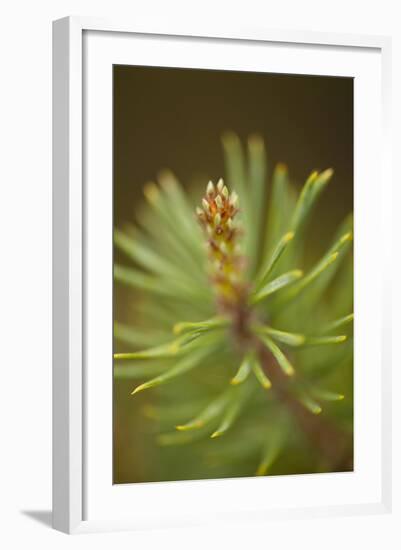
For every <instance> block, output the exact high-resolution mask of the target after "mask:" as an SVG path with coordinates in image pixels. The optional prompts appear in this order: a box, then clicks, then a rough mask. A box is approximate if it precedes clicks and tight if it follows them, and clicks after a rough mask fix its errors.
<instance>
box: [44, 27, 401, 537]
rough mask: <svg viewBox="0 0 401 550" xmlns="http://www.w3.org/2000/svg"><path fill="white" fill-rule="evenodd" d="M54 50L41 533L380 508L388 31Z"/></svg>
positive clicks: (112, 43)
mask: <svg viewBox="0 0 401 550" xmlns="http://www.w3.org/2000/svg"><path fill="white" fill-rule="evenodd" d="M53 53H54V56H53V97H54V104H53V119H54V140H53V158H54V163H53V185H54V188H53V196H54V199H53V232H54V239H53V243H54V244H53V278H54V286H53V289H54V290H53V303H54V316H53V319H54V320H53V349H54V352H53V353H54V356H53V380H54V387H53V418H54V424H53V425H54V429H53V437H54V443H53V455H54V459H53V464H54V468H53V488H54V489H53V507H54V508H53V517H54V527H55V528H56V529H60V530H62V531H65V532H69V533H72V532H84V531H96V530H111V529H143V528H146V527H162V526H173V525H176V526H177V525H183V526H187V525H193V524H206V523H208V522H213V521H233V520H234V521H239V522H240V521H242V522H248V521H265V520H267V519H269V518H273V517H286V518H287V517H288V518H292V517H310V516H313V515H320V516H321V515H351V514H364V513H373V512H375V513H384V512H386V511H389V510H390V508H391V490H390V488H391V460H390V425H391V416H390V408H391V399H390V392H391V384H390V376H391V357H390V356H389V351H388V350H389V346H388V345H387V342H386V340H387V338H388V336H387V335H388V333H389V330H388V327H387V326H386V323H388V322H389V321H388V319H389V315H388V309H386V308H389V304H390V297H389V295H388V292H389V291H388V290H387V288H388V287H387V284H386V280H385V273H386V266H387V265H388V254H387V252H388V251H387V244H386V238H385V235H386V234H387V233H388V231H389V230H390V229H389V227H388V220H387V217H386V209H387V208H389V202H390V191H391V190H390V186H391V185H390V179H391V178H390V162H389V147H388V126H389V118H390V117H389V88H390V68H389V64H390V39H389V38H385V37H368V36H363V37H361V36H343V35H341V36H336V35H328V34H323V33H322V34H318V33H309V32H305V33H300V32H293V33H290V32H278V31H267V30H266V31H263V32H261V31H252V30H244V31H241V32H240V31H232V32H231V31H229V30H225V31H223V30H222V31H219V32H218V33H216V32H214V31H213V30H209V31H208V30H207V29H179V28H166V29H158V28H157V29H156V28H155V29H143V28H140V27H138V26H135V25H132V26H131V25H129V24H127V23H112V22H107V21H99V20H94V19H89V18H76V17H73V18H65V19H62V20H59V21H56V22H55V23H54V33H53Z"/></svg>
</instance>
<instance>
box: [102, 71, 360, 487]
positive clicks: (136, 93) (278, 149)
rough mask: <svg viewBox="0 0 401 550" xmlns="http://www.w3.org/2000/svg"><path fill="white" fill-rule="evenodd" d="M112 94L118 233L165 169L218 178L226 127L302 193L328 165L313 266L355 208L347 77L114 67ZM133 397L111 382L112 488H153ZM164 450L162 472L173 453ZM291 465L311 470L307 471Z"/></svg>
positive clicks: (145, 435) (117, 291)
mask: <svg viewBox="0 0 401 550" xmlns="http://www.w3.org/2000/svg"><path fill="white" fill-rule="evenodd" d="M113 95H114V97H113V131H114V134H113V147H114V152H113V158H114V165H113V178H114V180H113V181H114V225H115V227H122V226H124V224H126V223H132V222H134V220H135V211H136V210H137V208H138V206H139V205H140V203H141V202H142V200H143V185H144V184H145V183H146V182H148V181H151V180H154V179H155V178H156V175H157V173H158V172H159V171H160V170H161V169H164V168H169V169H171V170H172V171H173V172H174V173H175V174H176V176H177V177H178V179H179V180H180V182H181V183H182V184H183V185H184V186H186V187H191V188H193V187H194V186H197V185H199V186H202V187H203V186H204V185H205V184H206V183H207V181H208V180H209V179H213V180H214V181H217V179H218V178H219V177H221V176H224V163H223V152H222V147H221V135H222V133H223V132H225V131H227V130H232V131H234V132H235V133H236V134H238V136H239V137H240V138H241V139H242V140H243V141H245V139H246V138H247V137H248V136H249V135H250V134H254V133H257V134H259V135H261V136H262V137H263V139H264V141H265V144H266V149H267V154H268V159H269V173H270V174H271V172H272V170H273V168H274V166H275V165H276V164H277V163H278V162H283V163H285V164H286V165H287V166H288V170H289V174H290V178H291V180H292V181H293V182H294V183H295V184H296V185H297V186H299V187H300V186H301V185H302V183H303V182H304V181H305V179H306V178H307V176H308V175H309V174H310V172H311V171H312V170H314V169H318V170H323V169H325V168H329V167H332V168H334V170H335V175H334V178H333V180H332V182H330V184H329V186H328V188H327V190H326V191H325V193H323V195H322V197H321V198H320V200H319V215H318V216H316V215H314V216H313V217H312V223H311V226H310V228H309V230H308V239H307V242H308V246H310V248H309V250H307V253H308V254H309V255H310V257H311V261H312V260H313V259H314V258H316V257H318V256H319V255H320V254H321V253H322V251H323V250H324V249H325V248H326V247H327V244H328V243H329V242H330V240H331V238H332V235H333V233H334V231H335V230H336V228H337V226H338V224H339V223H340V221H341V220H342V219H343V218H344V217H345V216H346V215H347V214H348V213H349V212H350V211H352V209H353V80H352V79H351V78H334V77H322V76H302V75H299V76H298V75H281V74H280V75H279V74H267V73H244V72H228V71H208V70H190V69H170V68H150V67H135V66H114V93H113ZM322 222H324V223H322ZM115 257H116V258H117V259H119V252H118V251H115ZM114 317H115V319H118V320H119V321H128V320H129V296H128V293H127V290H126V289H124V288H121V287H120V286H119V285H114ZM131 390H132V382H131V381H127V380H119V381H115V383H114V425H115V432H114V482H115V483H124V482H126V483H127V482H134V481H149V470H148V467H147V464H148V462H149V460H150V457H152V454H153V455H154V454H155V452H157V450H155V448H154V444H153V435H154V434H153V433H152V430H151V429H149V425H147V421H146V420H144V418H143V415H141V414H139V410H140V407H141V406H143V404H144V403H143V402H141V400H140V399H139V400H133V399H132V397H131V396H130V391H131ZM145 393H146V392H145ZM167 452H168V453H170V454H171V456H170V458H169V457H167V458H166V460H165V463H166V465H167V469H168V464H169V461H172V462H174V461H175V460H176V457H175V455H176V454H177V453H176V452H175V451H174V450H173V451H172V450H169V451H167ZM174 453H175V455H174ZM186 453H187V451H185V450H180V457H181V460H183V461H185V460H191V456H190V455H187V454H186ZM291 468H292V470H291V472H292V473H296V472H297V471H300V472H303V471H307V467H306V466H305V465H303V464H301V465H300V464H298V465H297V464H294V465H292V466H291ZM297 468H298V470H297ZM166 472H167V470H165V472H164V474H163V475H162V478H163V479H168V474H167V473H166ZM193 477H194V478H198V479H199V478H202V471H200V470H199V469H198V470H196V469H195V470H194V473H193ZM186 478H187V479H188V478H190V475H186Z"/></svg>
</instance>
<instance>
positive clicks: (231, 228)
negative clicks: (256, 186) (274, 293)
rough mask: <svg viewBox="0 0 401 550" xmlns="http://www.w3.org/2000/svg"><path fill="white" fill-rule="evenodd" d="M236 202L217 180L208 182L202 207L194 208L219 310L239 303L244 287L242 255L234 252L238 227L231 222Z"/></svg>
mask: <svg viewBox="0 0 401 550" xmlns="http://www.w3.org/2000/svg"><path fill="white" fill-rule="evenodd" d="M237 202H238V197H237V195H236V194H235V193H232V194H231V195H230V193H229V192H228V189H227V187H226V186H225V185H224V183H223V181H222V180H220V181H219V183H218V184H217V186H214V185H213V183H212V182H209V184H208V185H207V188H206V194H205V196H204V197H203V199H202V209H200V208H198V209H197V216H198V219H199V222H200V224H201V226H202V228H203V230H204V232H205V235H206V237H207V247H208V257H209V272H210V279H211V281H212V284H213V286H214V290H215V294H216V299H217V303H218V305H219V307H220V309H222V310H230V309H232V308H233V307H237V306H238V305H240V304H242V303H243V301H244V296H245V291H246V285H245V283H244V278H243V271H244V267H245V262H244V257H243V256H242V255H241V254H240V253H239V252H238V238H239V237H240V234H241V231H240V230H239V229H238V227H235V224H234V218H235V217H236V215H237V214H238V211H239V210H238V206H237Z"/></svg>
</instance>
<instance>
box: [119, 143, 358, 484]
mask: <svg viewBox="0 0 401 550" xmlns="http://www.w3.org/2000/svg"><path fill="white" fill-rule="evenodd" d="M223 151H224V155H225V162H226V177H225V181H226V184H227V186H228V187H229V189H230V190H235V191H236V192H237V193H238V196H239V200H240V213H239V215H238V217H239V218H240V222H239V223H240V224H241V226H242V227H243V238H242V241H243V243H242V250H243V254H244V255H245V256H246V259H247V267H246V272H245V274H244V277H245V279H246V281H247V282H248V284H249V303H248V304H247V307H248V308H249V311H250V312H252V327H251V326H250V327H248V328H249V331H250V332H251V333H252V338H254V339H255V341H256V340H257V341H258V342H259V345H260V346H263V348H264V350H265V351H264V352H263V353H264V354H265V355H263V354H261V353H260V351H259V348H257V349H255V350H252V349H251V350H249V349H248V348H247V347H246V346H244V345H241V343H239V342H238V339H237V338H236V333H235V330H233V327H232V323H231V322H230V317H229V316H224V315H223V316H222V315H221V312H219V311H216V296H215V294H214V290H213V285H212V284H211V281H210V279H209V277H208V259H207V253H206V250H205V236H204V235H203V234H202V230H201V228H200V227H199V224H198V223H197V220H196V217H195V206H196V205H198V204H200V203H201V197H202V194H203V193H204V187H203V188H202V189H194V190H192V192H191V194H189V193H187V192H186V191H185V190H184V189H183V188H182V187H181V185H180V183H179V182H178V181H177V180H176V178H175V177H174V175H173V174H172V173H170V172H167V171H164V172H162V173H160V174H159V177H158V184H155V183H148V184H147V185H146V186H145V197H146V199H147V201H144V203H143V204H141V206H140V207H139V209H138V212H137V223H136V224H135V225H129V226H125V227H123V228H116V230H115V247H116V249H117V250H119V251H120V252H119V253H121V254H120V256H119V257H120V258H121V259H122V261H120V260H119V261H118V263H117V262H116V263H115V265H114V278H115V293H117V292H118V291H119V288H120V286H121V285H123V286H124V287H126V288H127V289H129V291H130V299H129V303H128V304H126V306H125V310H126V311H127V310H128V311H129V314H128V315H127V314H126V315H125V321H124V322H122V321H121V319H120V316H119V308H118V307H115V312H114V313H115V319H114V351H115V354H116V355H115V360H114V482H115V483H129V482H140V481H162V480H184V479H207V478H220V477H242V476H251V475H255V474H258V475H278V474H281V475H283V474H296V473H311V472H327V471H340V470H350V469H352V461H353V338H352V326H353V323H352V320H353V316H352V315H351V312H352V310H353V260H352V246H351V245H352V238H351V237H352V216H351V215H349V216H348V217H347V218H346V219H345V220H343V221H342V222H341V223H340V224H339V228H338V232H337V233H336V234H335V235H333V237H332V241H331V242H328V243H325V242H323V243H321V248H322V249H324V248H325V249H326V251H325V252H324V253H323V254H322V256H321V257H320V258H318V259H316V251H314V250H312V251H311V250H310V246H308V243H309V240H308V232H307V229H308V224H309V220H310V218H311V216H314V217H317V218H318V219H319V223H320V224H321V225H322V226H324V224H325V220H324V219H323V218H322V219H320V218H319V207H318V200H319V197H320V195H321V193H322V192H324V189H325V188H326V186H327V185H328V184H329V181H330V180H331V178H332V175H333V173H332V170H326V171H324V172H321V173H320V174H319V173H317V172H314V173H312V174H311V175H310V177H309V178H308V179H307V181H306V183H305V185H304V186H303V188H302V191H301V192H300V193H299V192H297V190H296V188H295V186H294V185H293V182H292V181H291V179H290V176H289V173H288V171H287V168H286V167H285V166H284V165H282V164H280V165H277V166H276V167H274V169H273V170H272V173H271V174H270V170H269V167H268V163H267V156H266V152H265V148H264V143H263V141H262V140H261V139H260V138H259V137H257V136H251V137H250V138H249V139H248V141H247V143H246V146H245V147H244V146H243V144H241V142H240V140H239V139H238V137H237V136H236V135H235V134H233V133H227V134H226V135H225V136H224V137H223ZM315 227H316V225H315ZM322 233H323V234H325V232H324V231H323V232H322ZM314 241H316V236H315V239H314ZM185 323H188V324H185ZM177 324H178V327H177ZM174 327H176V329H175V332H178V333H179V334H178V335H177V334H174ZM252 341H253V340H252ZM264 357H266V358H267V359H266V360H267V362H268V365H266V361H265V359H264ZM266 369H267V370H266ZM293 371H294V373H295V374H294V375H292V374H293ZM270 373H272V374H273V375H274V376H273V378H274V380H273V379H269V376H270ZM267 375H269V376H267ZM282 375H284V376H282ZM288 375H290V376H288ZM233 379H234V381H235V382H237V383H235V384H233V383H232V381H233ZM230 382H231V383H230ZM134 390H135V395H132V393H133V391H134ZM141 390H146V391H141ZM343 397H344V399H343ZM177 427H178V429H177Z"/></svg>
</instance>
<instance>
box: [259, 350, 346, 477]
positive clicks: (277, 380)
mask: <svg viewBox="0 0 401 550" xmlns="http://www.w3.org/2000/svg"><path fill="white" fill-rule="evenodd" d="M258 350H259V356H260V358H261V363H262V366H263V369H264V371H265V372H266V376H268V378H269V379H270V380H271V382H272V390H273V389H274V391H275V393H276V395H277V396H278V398H279V399H280V401H281V402H282V403H283V404H285V406H286V407H287V409H288V410H290V411H291V413H292V415H293V417H294V419H295V420H296V421H297V423H298V425H299V427H300V428H301V429H302V431H303V432H304V433H305V434H306V436H307V437H308V439H309V441H310V442H311V444H312V445H313V446H314V447H317V448H318V449H319V450H320V451H321V453H322V455H323V456H324V457H325V459H326V461H327V463H328V465H329V468H330V469H331V470H333V471H349V470H352V469H353V459H352V444H351V445H350V443H349V438H348V437H347V435H346V434H345V433H344V432H342V431H341V430H339V429H338V428H337V426H335V425H334V424H333V423H332V422H330V421H329V420H328V419H327V418H323V417H320V416H316V415H314V414H312V413H310V412H309V411H308V410H306V409H305V408H304V407H303V405H302V404H301V403H299V402H298V401H297V399H296V398H295V397H294V396H293V395H292V393H291V391H290V386H289V384H290V382H289V380H288V377H287V376H285V374H284V373H283V372H282V371H281V369H280V368H278V366H277V365H276V364H275V362H274V361H273V360H272V359H273V357H272V355H271V354H270V352H269V351H268V350H267V349H266V348H264V347H263V346H261V345H258Z"/></svg>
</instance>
